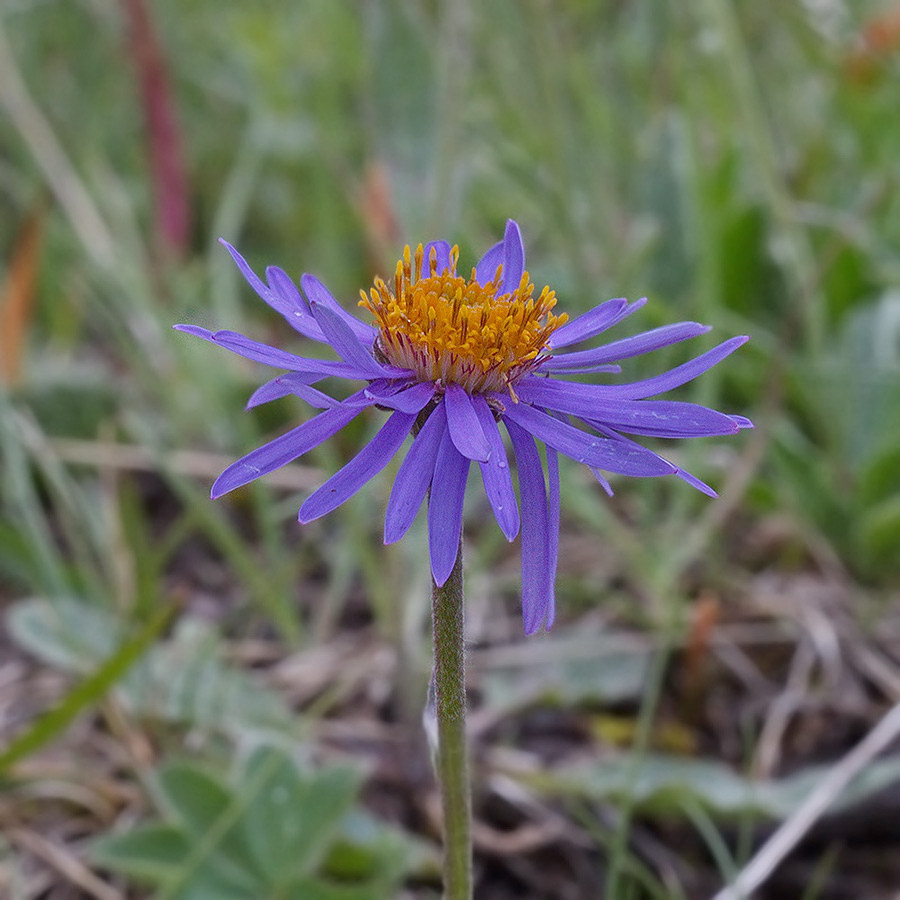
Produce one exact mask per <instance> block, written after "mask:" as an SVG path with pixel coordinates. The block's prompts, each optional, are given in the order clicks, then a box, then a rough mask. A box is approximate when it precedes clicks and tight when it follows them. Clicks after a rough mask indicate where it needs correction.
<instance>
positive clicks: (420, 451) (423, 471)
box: [384, 404, 447, 544]
mask: <svg viewBox="0 0 900 900" xmlns="http://www.w3.org/2000/svg"><path fill="white" fill-rule="evenodd" d="M446 430H447V415H446V413H445V412H444V405H443V404H440V405H439V406H438V407H437V408H436V409H435V410H434V412H433V413H432V414H431V415H430V416H429V417H428V419H427V420H426V421H425V424H424V425H423V426H422V430H421V431H420V432H419V433H418V434H417V435H416V439H415V440H414V441H413V444H412V447H410V448H409V453H407V454H406V459H404V460H403V462H402V463H401V465H400V468H399V470H398V471H397V477H396V478H395V479H394V486H393V488H392V489H391V497H390V500H388V505H387V512H386V513H385V516H384V542H385V543H386V544H393V543H394V542H395V541H399V540H400V538H402V537H403V535H404V534H406V532H407V531H408V530H409V526H410V525H412V523H413V519H415V517H416V513H417V512H418V510H419V507H420V506H421V505H422V500H424V499H425V493H426V491H427V490H428V486H429V485H430V484H431V477H432V475H433V474H434V463H435V460H436V459H437V452H438V447H439V446H440V444H441V440H442V439H443V437H444V433H445V432H446Z"/></svg>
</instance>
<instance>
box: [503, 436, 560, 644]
mask: <svg viewBox="0 0 900 900" xmlns="http://www.w3.org/2000/svg"><path fill="white" fill-rule="evenodd" d="M506 429H507V431H508V432H509V436H510V439H511V440H512V445H513V450H514V451H515V454H516V467H517V468H518V471H519V496H520V498H521V501H522V619H523V623H524V626H525V634H534V632H535V631H537V630H538V629H539V628H540V627H541V625H542V624H543V622H544V621H545V620H546V618H547V612H548V610H549V608H550V604H551V602H552V598H551V588H550V583H551V580H552V574H551V559H550V534H549V528H550V523H549V509H548V505H547V493H546V489H545V483H544V470H543V467H542V466H541V457H540V455H539V454H538V451H537V447H536V446H535V444H534V440H533V438H532V437H531V435H530V434H528V432H527V431H525V430H523V429H521V428H519V427H518V426H517V425H515V424H514V423H513V422H510V421H507V422H506Z"/></svg>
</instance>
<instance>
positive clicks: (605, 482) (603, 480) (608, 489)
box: [591, 469, 613, 497]
mask: <svg viewBox="0 0 900 900" xmlns="http://www.w3.org/2000/svg"><path fill="white" fill-rule="evenodd" d="M591 475H593V476H594V478H596V479H597V481H598V482H600V487H602V488H603V491H604V493H605V494H606V496H607V497H612V496H613V488H612V485H611V484H610V483H609V479H608V478H607V477H606V476H605V475H604V474H603V473H602V472H601V471H600V470H599V469H591Z"/></svg>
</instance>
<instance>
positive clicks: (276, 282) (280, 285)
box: [266, 266, 327, 343]
mask: <svg viewBox="0 0 900 900" xmlns="http://www.w3.org/2000/svg"><path fill="white" fill-rule="evenodd" d="M266 281H268V283H269V289H270V290H271V291H272V294H273V295H274V296H276V297H278V298H279V299H280V300H281V301H282V302H283V303H284V304H285V310H286V311H285V312H283V313H282V315H283V316H284V317H285V318H286V319H287V320H288V324H289V325H291V326H292V327H293V328H295V329H296V330H297V331H299V332H300V333H301V334H304V335H306V337H308V338H312V339H313V340H314V341H321V342H322V343H327V341H326V340H325V335H324V334H322V329H321V328H320V327H319V326H318V324H317V323H316V320H315V319H314V318H313V315H312V312H311V310H310V308H309V304H308V303H307V302H306V299H305V298H304V297H303V295H302V294H301V293H300V289H299V288H298V287H297V285H296V284H294V280H293V279H292V278H291V277H290V276H289V275H288V274H287V272H285V271H284V269H281V268H279V267H278V266H269V267H268V268H267V269H266Z"/></svg>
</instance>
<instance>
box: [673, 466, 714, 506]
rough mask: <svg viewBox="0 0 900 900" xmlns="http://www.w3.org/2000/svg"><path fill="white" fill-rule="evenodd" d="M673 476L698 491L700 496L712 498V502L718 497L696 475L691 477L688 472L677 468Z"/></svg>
mask: <svg viewBox="0 0 900 900" xmlns="http://www.w3.org/2000/svg"><path fill="white" fill-rule="evenodd" d="M675 476H676V477H677V478H680V479H681V480H682V481H684V482H686V483H687V484H689V485H690V486H691V487H692V488H696V489H697V490H698V491H700V493H701V494H706V496H707V497H712V498H713V500H715V499H716V497H718V496H719V495H718V494H717V493H716V492H715V490H713V488H711V487H710V486H709V485H708V484H707V483H706V482H705V481H701V480H700V479H699V478H698V477H697V476H696V475H691V473H690V472H688V471H686V470H685V469H682V468H680V467H679V468H678V469H677V470H676V471H675Z"/></svg>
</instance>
